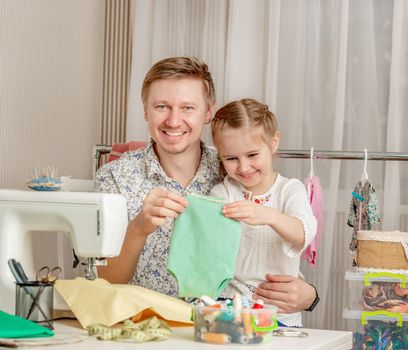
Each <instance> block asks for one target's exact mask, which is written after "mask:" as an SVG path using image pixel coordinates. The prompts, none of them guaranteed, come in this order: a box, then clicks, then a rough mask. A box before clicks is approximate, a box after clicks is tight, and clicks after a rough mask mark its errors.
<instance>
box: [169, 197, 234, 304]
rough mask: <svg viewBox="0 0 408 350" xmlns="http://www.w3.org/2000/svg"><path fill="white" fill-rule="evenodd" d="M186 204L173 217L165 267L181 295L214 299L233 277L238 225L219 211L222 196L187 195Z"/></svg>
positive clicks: (221, 205) (223, 202) (222, 204)
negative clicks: (183, 208) (205, 296)
mask: <svg viewBox="0 0 408 350" xmlns="http://www.w3.org/2000/svg"><path fill="white" fill-rule="evenodd" d="M186 198H187V200H188V202H189V205H188V206H187V208H186V209H185V211H184V212H183V213H181V214H180V215H179V217H178V218H177V219H176V220H174V228H173V234H172V236H171V243H170V251H169V258H168V261H167V269H168V271H169V272H171V273H172V274H173V275H174V277H175V278H176V279H177V282H178V286H179V296H180V297H198V298H199V297H201V296H203V295H208V296H210V297H212V298H214V299H217V298H218V296H219V295H220V294H221V292H222V290H223V289H224V288H225V287H226V286H227V284H228V283H229V281H230V280H231V279H232V278H233V277H234V271H235V262H236V259H237V255H238V250H239V247H240V241H241V233H242V229H241V224H240V223H239V222H238V221H236V220H232V219H229V218H226V217H225V216H224V215H223V214H222V207H223V206H224V204H225V203H226V201H225V200H224V199H222V198H216V197H210V196H204V195H197V194H189V195H187V197H186Z"/></svg>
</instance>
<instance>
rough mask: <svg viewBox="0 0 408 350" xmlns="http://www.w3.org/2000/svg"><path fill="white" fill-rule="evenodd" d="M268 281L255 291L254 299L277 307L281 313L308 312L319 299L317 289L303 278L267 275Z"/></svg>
mask: <svg viewBox="0 0 408 350" xmlns="http://www.w3.org/2000/svg"><path fill="white" fill-rule="evenodd" d="M266 280H267V282H264V283H261V284H259V286H258V288H256V289H255V291H254V299H258V298H259V299H262V300H263V301H265V303H267V304H272V305H275V306H277V307H278V308H279V309H278V312H279V313H293V312H299V311H303V310H308V309H309V308H310V306H311V305H312V304H313V303H314V301H315V300H316V298H317V293H316V290H315V288H314V287H313V286H312V285H310V284H308V283H307V282H305V281H304V280H303V279H301V278H296V277H293V276H285V275H271V274H267V275H266Z"/></svg>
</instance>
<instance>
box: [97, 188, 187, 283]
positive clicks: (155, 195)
mask: <svg viewBox="0 0 408 350" xmlns="http://www.w3.org/2000/svg"><path fill="white" fill-rule="evenodd" d="M187 205H188V201H187V200H186V199H185V198H184V197H183V196H180V195H178V194H176V193H174V192H171V191H168V190H164V189H153V190H151V191H150V192H149V193H148V194H147V196H146V198H145V200H144V201H143V207H142V210H141V212H140V213H139V214H138V215H137V216H136V217H135V218H134V219H133V220H132V221H131V222H130V223H129V225H128V227H127V230H126V235H125V240H124V242H123V246H122V249H121V252H120V255H119V256H117V257H115V258H111V259H108V266H100V267H99V268H98V273H99V276H100V277H102V278H104V279H106V280H108V281H109V282H111V283H122V284H123V283H128V282H129V281H130V279H131V278H132V277H133V275H134V273H135V270H136V267H137V264H138V262H139V257H140V253H141V252H142V250H143V247H144V245H145V243H146V239H147V237H148V235H149V234H151V233H153V232H154V231H155V230H156V228H157V226H160V225H163V224H164V223H165V222H166V220H167V218H176V217H178V215H179V214H180V213H181V212H183V211H184V208H185V207H186V206H187Z"/></svg>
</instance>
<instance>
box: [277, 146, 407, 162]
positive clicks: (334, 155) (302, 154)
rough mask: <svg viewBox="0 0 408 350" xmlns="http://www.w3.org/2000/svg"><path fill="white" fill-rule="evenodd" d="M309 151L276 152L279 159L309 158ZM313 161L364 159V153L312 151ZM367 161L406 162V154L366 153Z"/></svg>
mask: <svg viewBox="0 0 408 350" xmlns="http://www.w3.org/2000/svg"><path fill="white" fill-rule="evenodd" d="M310 155H311V150H285V149H282V150H278V152H277V156H278V157H279V158H309V159H310ZM313 159H344V160H354V159H361V160H364V159H365V152H364V151H359V152H358V151H321V150H313ZM367 160H397V161H401V160H402V161H404V160H405V161H408V153H402V152H367Z"/></svg>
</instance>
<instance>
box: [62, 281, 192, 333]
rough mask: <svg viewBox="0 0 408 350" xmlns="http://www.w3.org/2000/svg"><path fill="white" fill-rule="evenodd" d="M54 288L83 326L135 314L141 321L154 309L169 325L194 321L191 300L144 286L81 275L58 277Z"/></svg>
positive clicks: (106, 322) (106, 324)
mask: <svg viewBox="0 0 408 350" xmlns="http://www.w3.org/2000/svg"><path fill="white" fill-rule="evenodd" d="M55 289H56V290H57V291H58V292H59V294H60V295H61V296H62V297H63V299H64V300H65V302H66V303H67V304H68V306H69V307H70V308H71V310H72V312H73V313H74V315H75V317H76V318H77V319H78V321H79V323H80V324H81V326H82V327H83V328H86V327H88V326H90V325H92V324H95V323H99V324H103V325H105V326H109V327H110V326H112V325H114V324H115V323H118V322H122V321H123V320H125V319H128V318H132V317H134V316H136V317H135V318H137V319H138V321H141V320H143V319H145V318H147V317H146V316H147V315H149V317H151V315H152V312H153V314H154V315H156V316H158V318H161V319H164V320H166V321H168V322H169V324H170V325H172V323H173V321H174V322H175V324H177V325H189V324H192V321H191V309H192V307H191V305H190V304H188V303H186V302H184V301H182V300H179V299H176V298H173V297H170V296H167V295H165V294H161V293H158V292H155V291H152V290H150V289H146V288H143V287H139V286H134V285H129V284H110V283H109V282H107V281H105V280H104V279H101V278H99V279H97V280H94V281H90V280H87V279H85V278H81V277H78V278H76V279H74V280H58V281H57V282H56V284H55ZM149 310H150V311H149Z"/></svg>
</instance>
